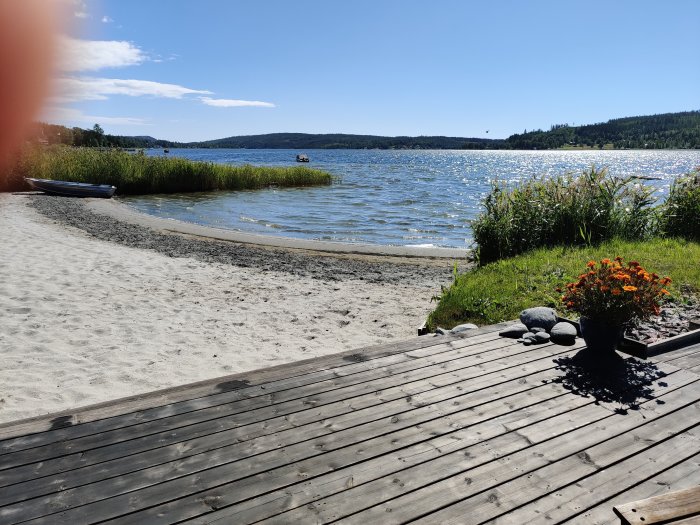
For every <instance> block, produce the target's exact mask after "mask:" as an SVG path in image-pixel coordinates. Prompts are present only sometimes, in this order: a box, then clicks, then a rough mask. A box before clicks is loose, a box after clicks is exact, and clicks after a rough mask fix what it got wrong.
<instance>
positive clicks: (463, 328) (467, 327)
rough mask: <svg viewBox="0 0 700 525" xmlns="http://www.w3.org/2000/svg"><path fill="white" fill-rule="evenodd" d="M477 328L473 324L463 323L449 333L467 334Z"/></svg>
mask: <svg viewBox="0 0 700 525" xmlns="http://www.w3.org/2000/svg"><path fill="white" fill-rule="evenodd" d="M477 328H479V327H478V326H476V325H475V324H473V323H465V324H460V325H457V326H455V327H454V328H453V329H452V330H450V332H452V333H453V334H459V333H461V332H468V331H469V330H476V329H477Z"/></svg>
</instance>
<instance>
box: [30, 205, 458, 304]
mask: <svg viewBox="0 0 700 525" xmlns="http://www.w3.org/2000/svg"><path fill="white" fill-rule="evenodd" d="M29 202H30V205H31V206H33V207H34V208H35V209H36V210H37V211H39V212H40V213H41V214H42V215H44V216H46V217H48V218H50V219H53V220H55V221H57V222H59V223H63V224H66V225H68V226H72V227H75V228H78V229H80V230H83V231H85V232H87V233H88V234H90V235H92V236H93V237H96V238H98V239H102V240H106V241H111V242H116V243H119V244H123V245H125V246H131V247H135V248H142V249H146V250H154V251H157V252H159V253H162V254H165V255H168V256H170V257H193V258H195V259H199V260H201V261H206V262H218V263H223V264H230V265H233V266H239V267H242V268H248V267H252V268H259V269H261V270H264V271H268V270H269V271H278V272H287V273H289V274H292V275H296V276H305V277H313V278H314V279H321V280H324V281H344V280H350V279H358V280H363V281H366V282H369V283H384V284H392V285H397V284H405V285H413V286H425V287H426V288H430V289H435V290H436V292H437V291H439V290H440V285H441V284H446V283H448V282H450V280H451V278H452V265H453V262H451V261H435V260H425V261H421V260H418V259H415V260H411V261H410V262H406V263H404V262H400V261H397V260H396V258H394V260H391V261H390V260H389V259H388V258H385V260H382V257H377V256H361V255H359V256H355V255H352V256H334V255H326V254H318V253H314V252H305V251H296V250H287V249H275V248H267V247H264V248H263V247H259V246H254V245H249V244H240V243H233V242H225V241H217V240H202V239H198V238H190V237H186V236H183V235H178V234H163V233H160V232H158V231H155V230H152V229H150V228H146V227H143V226H138V225H134V224H129V223H125V222H121V221H117V220H115V219H114V218H112V217H108V216H106V215H100V214H97V213H94V212H93V211H91V210H89V209H87V208H86V207H85V205H84V202H83V201H81V200H80V199H72V198H65V197H54V196H48V195H32V196H30V197H29ZM465 255H466V254H465ZM459 266H460V269H464V268H466V266H467V261H466V259H463V260H461V261H459Z"/></svg>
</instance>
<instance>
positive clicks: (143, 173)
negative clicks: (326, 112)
mask: <svg viewBox="0 0 700 525" xmlns="http://www.w3.org/2000/svg"><path fill="white" fill-rule="evenodd" d="M24 177H33V178H37V179H54V180H66V181H72V182H90V183H94V184H111V185H113V186H116V187H117V193H118V194H121V195H128V194H131V195H134V194H149V193H179V192H192V191H209V190H243V189H257V188H264V187H267V186H273V185H274V186H310V185H318V184H330V183H331V175H330V174H329V173H326V172H323V171H320V170H316V169H313V168H309V167H306V166H291V167H288V168H287V167H268V166H265V167H258V166H250V165H244V166H230V165H226V164H215V163H213V162H194V161H191V160H187V159H183V158H178V157H148V156H146V155H144V154H143V153H139V154H131V153H127V152H125V151H119V150H99V149H95V148H73V147H66V146H52V147H48V148H45V147H37V146H33V147H28V148H26V149H25V150H24V151H23V152H22V153H21V155H20V156H19V157H18V158H17V159H16V160H15V163H14V166H13V167H12V168H11V169H10V170H9V172H8V173H6V174H5V178H4V180H3V181H0V190H3V191H16V190H24V189H28V188H27V186H26V184H25V182H24V180H23V178H24Z"/></svg>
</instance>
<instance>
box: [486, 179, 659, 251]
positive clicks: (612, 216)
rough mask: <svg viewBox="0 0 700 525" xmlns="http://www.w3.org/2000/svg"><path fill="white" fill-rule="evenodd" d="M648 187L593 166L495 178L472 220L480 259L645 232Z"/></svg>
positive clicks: (649, 227)
mask: <svg viewBox="0 0 700 525" xmlns="http://www.w3.org/2000/svg"><path fill="white" fill-rule="evenodd" d="M652 193H653V189H652V188H650V187H648V186H645V185H643V184H640V183H637V182H635V180H634V179H632V178H616V177H611V176H609V175H608V173H607V170H606V169H604V168H603V169H600V170H597V169H596V168H595V167H592V168H591V169H590V170H588V171H585V172H583V173H581V174H580V175H574V174H567V175H564V176H560V177H557V178H552V179H542V178H533V179H531V180H529V181H526V182H525V183H523V184H521V185H519V186H518V187H515V188H508V187H506V186H505V185H503V184H501V183H498V182H495V183H494V184H493V187H492V189H491V192H490V193H489V195H488V196H487V197H486V199H485V201H484V208H485V209H484V212H483V213H481V214H480V215H479V216H478V217H477V218H476V219H475V220H474V221H473V222H472V229H473V231H474V240H475V242H476V244H477V251H476V255H477V257H478V260H479V262H480V264H486V263H488V262H491V261H495V260H498V259H502V258H504V257H511V256H514V255H517V254H520V253H524V252H526V251H529V250H532V249H534V248H539V247H547V246H556V245H568V246H575V245H591V244H598V243H600V242H602V241H605V240H609V239H613V238H616V237H618V238H622V239H637V240H639V239H644V238H647V237H648V236H649V235H650V234H651V233H652V231H653V228H654V220H653V217H654V214H655V212H654V208H653V204H654V202H655V199H654V197H653V195H652Z"/></svg>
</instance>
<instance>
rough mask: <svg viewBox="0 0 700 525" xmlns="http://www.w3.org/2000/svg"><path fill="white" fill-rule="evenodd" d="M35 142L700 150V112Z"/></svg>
mask: <svg viewBox="0 0 700 525" xmlns="http://www.w3.org/2000/svg"><path fill="white" fill-rule="evenodd" d="M33 139H34V141H38V142H43V143H47V144H67V145H72V146H91V147H109V148H247V149H404V150H405V149H463V150H483V149H526V150H527V149H530V150H532V149H560V148H601V149H602V148H614V149H700V111H684V112H680V113H664V114H660V115H650V116H639V117H625V118H619V119H613V120H609V121H607V122H602V123H598V124H588V125H584V126H573V125H569V124H555V125H553V126H551V128H550V129H549V130H548V131H543V130H535V131H529V132H528V131H524V132H523V133H520V134H515V135H511V136H510V137H508V138H507V139H485V138H465V137H443V136H420V137H382V136H377V135H350V134H342V133H337V134H310V133H270V134H265V135H247V136H237V137H227V138H222V139H216V140H208V141H202V142H173V141H168V140H159V139H156V138H153V137H150V136H122V135H109V134H105V132H104V131H103V130H102V128H101V127H100V125H99V124H95V125H94V126H93V127H92V128H91V129H81V128H77V127H74V128H67V127H65V126H59V125H55V124H45V123H38V124H37V126H36V131H35V136H34V137H33Z"/></svg>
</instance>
